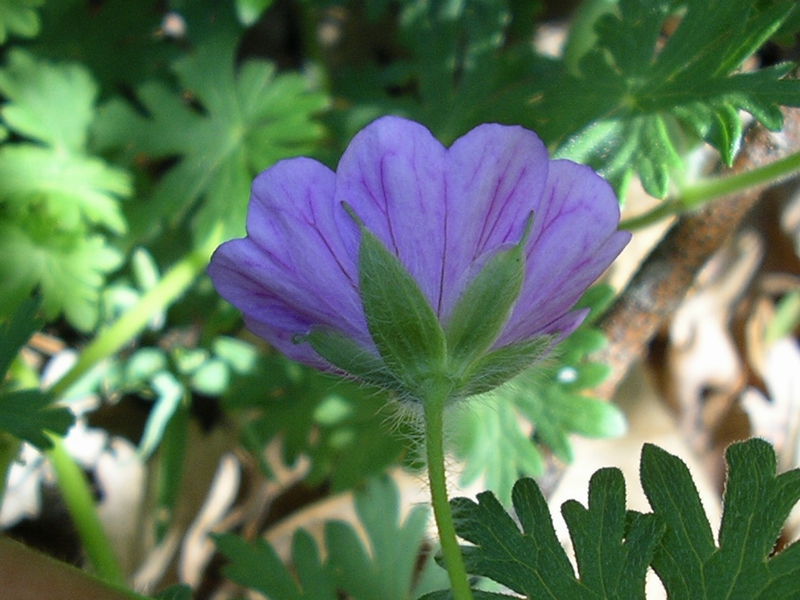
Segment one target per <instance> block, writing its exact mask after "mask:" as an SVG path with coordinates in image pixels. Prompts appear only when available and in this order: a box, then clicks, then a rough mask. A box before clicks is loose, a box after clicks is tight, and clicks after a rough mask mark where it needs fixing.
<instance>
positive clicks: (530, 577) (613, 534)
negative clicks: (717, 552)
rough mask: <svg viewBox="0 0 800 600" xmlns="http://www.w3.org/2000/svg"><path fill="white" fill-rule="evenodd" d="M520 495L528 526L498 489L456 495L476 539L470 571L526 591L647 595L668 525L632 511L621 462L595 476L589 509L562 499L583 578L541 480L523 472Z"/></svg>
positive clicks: (516, 494)
mask: <svg viewBox="0 0 800 600" xmlns="http://www.w3.org/2000/svg"><path fill="white" fill-rule="evenodd" d="M512 495H513V504H514V510H515V512H516V517H517V519H518V520H519V524H520V525H517V522H515V520H514V519H513V518H512V517H511V516H510V515H509V514H508V513H506V511H505V509H504V508H503V506H502V505H501V504H500V502H498V500H497V498H495V496H494V495H492V494H491V493H490V492H482V493H480V494H478V502H477V503H475V502H473V501H472V500H469V499H467V498H455V499H453V500H452V501H451V505H452V508H453V516H454V519H455V524H456V532H457V533H458V535H459V536H460V537H462V538H463V539H464V540H466V541H468V542H470V543H472V544H473V546H465V547H462V551H463V554H464V562H465V564H466V568H467V571H468V572H469V573H472V574H475V575H480V576H483V577H488V578H490V579H492V580H494V581H496V582H498V583H501V584H502V585H504V586H506V587H508V588H509V589H511V590H512V591H514V592H516V593H519V594H524V595H525V597H526V598H553V599H557V600H572V599H581V600H582V599H584V598H585V599H596V598H644V580H645V573H646V570H647V566H648V564H649V562H650V558H651V557H652V556H653V552H654V551H655V548H656V546H657V544H658V541H659V538H660V537H661V535H662V533H663V529H664V527H663V524H661V523H660V522H659V521H658V519H657V518H656V517H654V516H653V515H630V516H629V515H628V514H627V512H626V510H625V482H624V479H623V477H622V473H621V472H620V471H619V470H618V469H601V470H600V471H598V472H596V473H595V474H594V475H593V476H592V479H591V481H590V483H589V506H588V508H584V507H583V506H582V505H580V504H579V503H578V502H576V501H569V502H566V503H565V504H564V505H563V506H562V513H563V514H564V518H565V520H566V522H567V526H568V527H569V530H570V536H571V538H572V541H573V545H574V547H575V553H576V557H577V567H578V576H577V577H576V576H575V573H574V571H573V566H572V564H571V563H570V560H569V558H568V557H567V555H566V553H565V551H564V549H563V548H562V547H561V544H560V543H559V541H558V538H557V537H556V533H555V530H554V528H553V523H552V519H551V517H550V511H549V509H548V507H547V502H546V501H545V499H544V496H543V495H542V493H541V491H540V490H539V488H538V486H537V485H536V483H535V482H534V481H533V480H532V479H521V480H519V481H518V482H517V483H516V484H515V485H514V490H513V494H512ZM520 526H521V528H522V531H520ZM429 597H430V598H431V599H433V598H437V600H438V599H439V598H444V597H446V596H444V595H441V594H439V595H432V596H429ZM489 597H497V596H489Z"/></svg>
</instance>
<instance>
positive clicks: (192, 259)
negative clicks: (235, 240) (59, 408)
mask: <svg viewBox="0 0 800 600" xmlns="http://www.w3.org/2000/svg"><path fill="white" fill-rule="evenodd" d="M221 233H222V232H221V229H219V228H218V229H217V230H216V231H215V232H214V233H213V234H212V235H211V236H209V240H208V241H207V242H206V243H205V244H204V245H203V246H202V247H201V248H199V249H197V250H195V251H194V252H191V253H189V254H188V255H186V256H185V257H184V258H183V259H181V260H180V261H179V262H178V263H177V264H175V265H174V266H173V267H172V268H171V269H170V270H169V271H167V273H166V274H165V275H164V277H162V278H161V280H160V281H159V282H158V284H156V285H155V286H154V287H153V288H151V289H150V290H149V291H148V292H147V293H146V294H145V295H143V296H142V297H141V298H140V299H139V302H137V303H136V305H135V306H134V307H133V308H131V309H130V310H129V311H128V312H126V313H125V314H124V315H123V316H122V317H120V318H119V319H118V320H117V322H116V323H114V324H113V325H111V326H110V327H109V328H108V329H105V330H103V331H101V332H100V333H99V334H98V336H97V337H96V338H95V339H94V340H92V342H91V343H90V344H89V345H88V346H86V348H85V349H84V350H83V352H81V355H80V357H79V358H78V361H77V362H76V363H75V365H74V366H73V367H72V369H70V371H69V372H68V373H67V374H66V375H64V377H62V378H61V379H60V380H58V382H57V383H56V384H55V385H54V386H53V388H52V392H53V395H54V396H56V397H58V396H60V395H62V394H63V393H64V392H66V391H67V389H69V386H71V385H72V384H73V383H75V382H76V381H77V380H78V379H80V377H81V376H83V375H84V374H85V373H86V372H87V371H89V370H90V369H91V368H92V367H94V366H95V365H96V364H98V363H99V362H100V361H102V360H104V359H106V358H108V357H109V356H111V355H112V354H114V353H115V352H117V351H118V350H120V349H121V348H122V347H124V346H125V345H126V344H128V343H129V342H130V341H131V340H133V339H134V338H135V337H136V336H137V335H139V334H140V333H141V332H142V330H144V328H145V327H146V326H147V323H148V322H149V321H150V319H151V318H152V316H153V315H155V314H158V313H159V312H161V311H164V310H166V309H167V308H168V307H169V306H170V305H171V304H172V303H173V302H175V301H176V300H177V299H178V298H180V297H181V296H182V295H183V294H184V293H186V290H187V289H188V288H189V286H191V285H192V283H194V281H195V279H196V278H197V276H198V275H199V274H200V273H201V272H202V270H203V269H204V268H205V267H206V265H208V260H209V258H210V257H211V253H212V252H213V251H214V248H216V247H217V246H218V245H219V243H220V241H221V237H222V235H221Z"/></svg>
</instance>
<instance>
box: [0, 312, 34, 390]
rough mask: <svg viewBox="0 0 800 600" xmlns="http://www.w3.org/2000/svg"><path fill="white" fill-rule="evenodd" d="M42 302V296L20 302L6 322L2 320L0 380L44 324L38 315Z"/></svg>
mask: <svg viewBox="0 0 800 600" xmlns="http://www.w3.org/2000/svg"><path fill="white" fill-rule="evenodd" d="M40 304H41V298H38V297H37V298H31V299H29V300H26V301H25V302H22V303H20V305H19V307H18V308H17V310H16V312H15V313H14V315H13V316H12V317H11V318H10V319H8V321H7V322H6V323H2V320H0V381H2V380H3V378H4V377H5V375H6V373H7V372H8V369H9V368H10V367H11V363H12V362H13V360H14V358H15V357H16V356H17V354H19V351H20V350H21V349H22V347H23V346H24V345H25V344H27V343H28V340H29V339H31V336H32V335H33V334H34V333H36V332H37V331H39V329H40V328H41V327H42V325H44V320H42V319H41V318H39V317H37V316H36V313H37V311H38V310H39V306H40Z"/></svg>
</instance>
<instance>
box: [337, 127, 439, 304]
mask: <svg viewBox="0 0 800 600" xmlns="http://www.w3.org/2000/svg"><path fill="white" fill-rule="evenodd" d="M444 155H445V149H444V147H443V146H442V145H441V144H440V143H439V142H438V141H437V140H436V139H435V138H434V137H433V136H432V135H431V133H430V132H429V131H428V130H427V129H426V128H425V127H423V126H422V125H420V124H419V123H415V122H413V121H408V120H406V119H401V118H398V117H383V118H381V119H378V120H376V121H374V122H373V123H371V124H370V125H368V126H367V127H365V128H364V129H362V130H361V131H360V132H359V133H358V134H357V135H356V136H355V137H354V138H353V140H352V141H351V142H350V145H349V146H348V147H347V150H345V152H344V154H343V155H342V159H341V160H340V161H339V167H338V169H337V175H336V194H335V198H336V203H337V205H338V204H339V203H340V202H347V203H348V204H349V205H350V206H351V207H352V208H353V211H354V212H355V214H356V215H357V216H358V217H359V218H360V219H361V220H362V221H363V223H364V225H365V226H366V227H367V229H369V230H370V231H371V232H372V233H374V234H375V235H376V236H377V237H378V239H379V240H381V242H383V244H384V245H385V246H386V248H387V249H388V250H389V251H390V252H392V253H393V254H395V255H396V256H397V257H398V258H399V259H400V262H401V263H402V264H403V266H404V267H405V268H406V269H407V270H408V272H409V273H410V274H411V276H412V277H413V278H414V280H415V281H416V282H417V284H418V285H419V286H420V289H421V290H422V292H423V294H424V295H425V297H426V298H427V299H428V301H429V302H430V303H431V306H432V307H433V308H434V310H436V305H437V302H438V298H439V294H440V289H441V271H442V256H443V255H444V248H445V244H446V239H445V236H444V221H445V214H446V210H447V203H446V200H445V198H446V196H445V186H444ZM336 218H337V219H338V220H339V223H340V228H341V230H342V231H343V232H349V231H356V232H357V228H356V227H355V225H354V224H353V222H352V219H351V218H350V217H349V216H348V215H347V214H345V212H344V211H343V210H340V212H338V213H337V215H336ZM344 237H346V238H348V237H349V236H348V235H347V234H344ZM347 241H348V243H349V246H348V250H349V253H350V254H351V255H352V256H356V255H357V254H358V237H355V238H352V239H348V240H347Z"/></svg>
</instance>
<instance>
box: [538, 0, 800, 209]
mask: <svg viewBox="0 0 800 600" xmlns="http://www.w3.org/2000/svg"><path fill="white" fill-rule="evenodd" d="M684 9H685V10H684ZM793 9H794V3H793V2H789V1H786V0H774V1H770V2H758V3H756V2H752V1H751V0H731V1H727V2H716V1H715V2H708V1H706V0H689V1H688V2H673V1H672V0H655V1H651V0H621V1H620V2H619V4H618V8H617V9H616V10H613V11H603V13H604V14H602V16H600V18H598V21H597V25H596V28H595V31H596V33H597V44H596V46H594V47H592V48H590V49H588V50H587V51H586V52H585V54H584V56H583V58H582V60H581V61H580V63H578V64H577V67H574V64H573V67H574V69H573V71H572V72H567V71H566V70H564V71H562V72H561V74H560V75H559V76H557V77H554V78H552V79H551V80H550V81H549V82H547V83H546V84H544V86H543V87H542V88H539V89H537V90H536V92H538V95H537V96H536V100H535V101H534V102H533V106H532V107H531V109H532V113H531V114H530V116H529V120H528V121H527V122H528V123H529V124H530V125H531V126H533V127H534V128H535V129H537V131H538V132H539V133H540V135H542V136H543V138H544V139H545V140H546V141H548V142H555V143H557V144H559V146H560V148H559V150H558V155H559V156H564V157H569V158H573V159H574V160H578V161H580V162H585V163H589V164H591V165H592V166H594V167H595V168H597V169H599V171H600V173H601V174H603V175H604V176H605V177H606V178H607V179H608V180H609V181H611V182H612V183H613V184H614V185H615V186H616V187H617V188H618V189H624V187H625V184H626V182H627V181H628V180H629V179H630V177H631V176H632V175H633V174H634V173H635V174H638V175H639V176H640V178H641V180H642V183H643V184H644V186H645V189H646V190H647V191H648V192H649V193H650V194H652V195H655V196H659V197H661V196H664V195H665V194H666V193H667V191H668V190H669V172H670V170H672V169H676V168H680V167H681V166H682V159H681V158H680V156H681V155H683V154H684V153H685V151H686V150H687V149H688V148H689V146H690V145H693V144H694V141H693V138H694V136H699V137H700V138H702V139H704V140H705V141H707V142H709V143H710V144H712V145H713V146H714V147H715V148H717V150H719V152H720V153H721V155H722V158H723V160H725V162H726V163H727V164H730V163H731V161H732V160H733V157H734V156H735V154H736V151H737V150H738V148H739V144H740V141H741V131H742V122H741V118H740V116H739V114H738V111H739V110H745V111H747V112H750V113H751V114H752V115H753V116H754V117H755V118H756V119H758V120H759V121H761V122H762V123H763V124H764V125H765V126H767V127H768V128H770V129H778V128H780V126H781V123H782V116H781V114H780V111H779V110H778V107H779V105H789V106H798V105H800V82H798V81H796V80H791V79H783V77H784V75H786V73H787V72H788V70H789V66H788V65H777V66H775V67H770V68H767V69H763V70H761V71H756V72H752V73H738V72H737V70H738V69H739V68H740V66H741V64H742V63H743V61H744V60H745V59H746V58H748V57H749V56H751V55H752V54H753V53H754V52H755V51H756V50H757V49H758V48H760V47H761V45H762V44H764V42H766V41H767V40H768V39H769V37H770V36H771V35H773V34H774V33H775V32H776V31H777V30H778V28H779V27H780V26H781V24H782V23H783V22H784V20H785V19H786V18H787V16H788V15H789V14H790V13H791V12H792V10H793ZM679 10H680V11H681V12H680V13H679V14H676V11H679ZM673 17H674V18H676V19H679V20H678V26H677V29H676V30H675V31H674V33H672V34H671V35H670V36H669V37H668V38H666V39H665V38H664V37H663V33H662V31H663V27H664V24H665V22H666V20H667V19H668V18H673ZM571 98H572V99H576V98H580V105H578V103H577V102H575V101H573V102H572V104H571V105H570V104H568V103H569V102H570V99H571ZM565 106H569V108H568V109H565Z"/></svg>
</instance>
